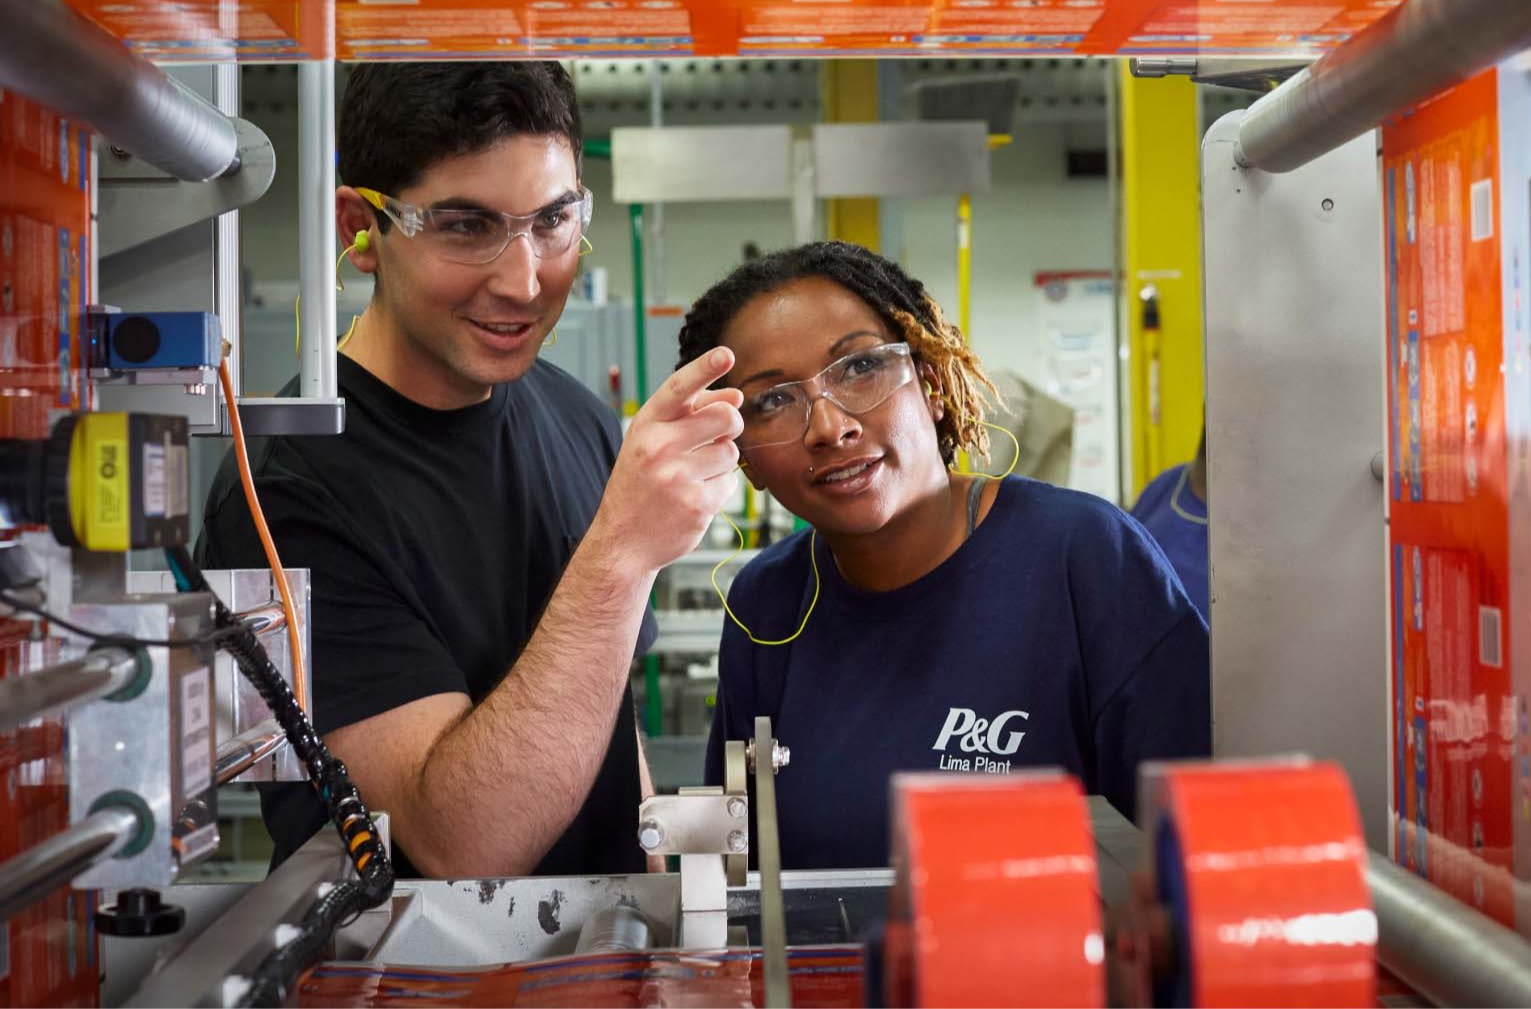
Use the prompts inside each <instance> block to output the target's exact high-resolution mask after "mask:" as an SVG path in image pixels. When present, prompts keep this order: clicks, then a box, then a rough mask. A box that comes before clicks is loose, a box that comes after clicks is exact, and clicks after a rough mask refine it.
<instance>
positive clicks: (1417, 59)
mask: <svg viewBox="0 0 1531 1009" xmlns="http://www.w3.org/2000/svg"><path fill="white" fill-rule="evenodd" d="M1527 46H1531V3H1527V2H1526V0H1409V2H1408V3H1406V4H1404V5H1402V6H1401V7H1398V8H1397V9H1396V10H1394V11H1393V12H1392V13H1391V14H1388V15H1387V16H1386V17H1384V18H1383V19H1382V20H1380V21H1378V22H1377V23H1376V24H1374V25H1372V26H1371V27H1370V28H1368V29H1366V30H1365V31H1363V32H1361V33H1360V34H1359V35H1357V36H1356V37H1355V38H1353V39H1351V40H1350V41H1349V42H1347V43H1346V44H1345V45H1343V46H1341V47H1339V48H1338V49H1335V50H1334V51H1332V52H1330V53H1329V54H1328V55H1326V56H1324V58H1323V59H1321V60H1319V61H1318V62H1317V63H1315V64H1313V65H1312V66H1311V67H1308V68H1307V69H1305V70H1303V71H1302V72H1301V73H1299V74H1297V76H1295V77H1293V78H1291V79H1290V80H1288V81H1287V82H1286V83H1285V84H1283V85H1281V87H1279V88H1277V89H1276V90H1275V91H1272V92H1271V93H1270V94H1268V95H1266V96H1265V97H1264V98H1261V99H1260V100H1259V101H1257V102H1255V104H1254V105H1252V106H1250V108H1249V111H1248V112H1247V113H1246V114H1245V117H1244V120H1243V122H1242V123H1241V124H1240V126H1239V139H1238V145H1237V148H1236V149H1235V153H1234V157H1235V158H1236V159H1237V161H1238V163H1239V164H1240V165H1243V166H1244V167H1246V168H1258V169H1260V170H1262V171H1266V172H1290V171H1292V170H1293V169H1296V168H1300V167H1302V166H1303V165H1305V164H1307V163H1308V162H1309V161H1312V160H1313V159H1314V158H1317V157H1319V156H1320V155H1322V154H1325V153H1327V152H1329V151H1332V150H1334V149H1335V148H1336V147H1339V146H1340V145H1341V144H1343V143H1345V142H1347V141H1349V140H1354V139H1355V138H1356V137H1358V136H1360V135H1361V134H1362V133H1365V132H1366V131H1367V130H1369V129H1372V128H1373V127H1375V126H1376V125H1377V124H1378V123H1380V122H1382V120H1383V119H1384V118H1385V117H1387V116H1388V115H1391V114H1392V113H1394V112H1397V111H1399V110H1400V109H1403V108H1406V107H1407V106H1410V105H1414V104H1416V103H1418V102H1421V101H1424V100H1425V99H1427V98H1429V97H1431V96H1432V95H1435V94H1437V93H1439V92H1441V91H1443V90H1445V89H1446V88H1448V87H1451V86H1452V85H1454V84H1458V83H1460V82H1462V81H1464V80H1466V79H1467V78H1469V77H1471V76H1473V75H1474V74H1476V73H1478V72H1480V71H1482V70H1485V69H1487V68H1488V67H1491V66H1493V65H1494V64H1495V63H1497V62H1499V61H1500V60H1503V59H1505V58H1507V57H1509V56H1512V55H1514V54H1515V53H1516V52H1518V51H1520V50H1521V49H1524V48H1526V47H1527Z"/></svg>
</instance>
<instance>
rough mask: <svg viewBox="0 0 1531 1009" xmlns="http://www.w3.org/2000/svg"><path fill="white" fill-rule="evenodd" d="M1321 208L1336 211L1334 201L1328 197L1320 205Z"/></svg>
mask: <svg viewBox="0 0 1531 1009" xmlns="http://www.w3.org/2000/svg"><path fill="white" fill-rule="evenodd" d="M1319 206H1321V207H1323V208H1324V209H1325V210H1333V209H1334V201H1333V200H1331V199H1329V198H1328V197H1325V198H1324V202H1323V203H1320V204H1319Z"/></svg>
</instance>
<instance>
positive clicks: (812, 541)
mask: <svg viewBox="0 0 1531 1009" xmlns="http://www.w3.org/2000/svg"><path fill="white" fill-rule="evenodd" d="M983 426H984V427H987V428H991V429H993V430H995V431H998V432H1000V433H1001V434H1003V435H1004V436H1005V437H1006V438H1009V439H1010V441H1011V443H1012V444H1014V445H1015V457H1014V458H1013V459H1011V460H1010V468H1009V469H1007V470H1005V471H1004V472H1003V473H1001V474H1000V475H999V476H990V475H989V474H987V473H972V474H969V475H970V476H973V477H976V478H978V479H980V480H996V481H997V480H1003V479H1005V477H1007V476H1009V475H1010V474H1011V473H1014V472H1015V467H1016V465H1017V464H1018V463H1020V461H1021V443H1020V440H1019V439H1017V438H1016V436H1015V435H1014V434H1011V433H1010V430H1009V429H1008V428H1003V427H1000V426H999V425H998V424H990V423H989V422H987V421H984V422H983ZM722 515H723V521H725V522H727V523H728V525H729V527H730V528H732V529H733V531H734V535H736V536H737V537H739V546H738V548H737V549H735V550H734V552H733V553H732V554H730V555H729V556H727V557H725V558H724V559H723V560H721V561H719V562H718V563H717V565H716V566H715V567H714V568H713V569H712V590H713V591H714V592H716V593H717V594H718V598H719V599H721V600H723V612H724V613H726V614H728V619H730V620H732V621H733V622H734V624H735V625H736V626H737V627H738V628H739V629H740V630H741V631H743V632H744V636H745V637H747V638H749V639H750V642H751V643H753V644H757V645H765V646H767V647H774V646H776V645H786V644H791V643H792V642H794V641H796V640H797V639H798V638H799V637H800V636H801V635H802V633H803V628H805V627H807V626H808V618H809V617H811V616H813V609H814V607H815V606H817V605H818V604H819V589H820V587H821V582H820V580H819V554H818V551H817V550H816V549H815V546H816V545H817V543H818V538H819V531H818V530H817V529H815V530H813V531H812V532H811V533H809V534H808V562H809V564H811V565H812V567H813V598H812V599H810V600H809V601H808V610H807V612H805V613H804V614H803V622H802V623H800V624H798V625H797V630H795V631H793V632H792V633H791V634H790V635H788V636H787V637H785V638H782V639H780V640H779V641H763V640H761V639H760V638H757V637H755V635H754V633H753V632H752V631H751V630H750V629H749V628H748V627H746V626H744V621H742V620H740V619H739V618H738V617H737V616H735V615H734V611H733V609H732V608H731V607H730V606H729V605H728V596H727V594H726V593H724V591H723V587H722V586H721V585H719V584H718V572H719V571H722V570H723V569H724V568H725V567H727V566H728V565H729V564H732V563H733V562H734V561H735V560H737V559H738V557H739V555H740V554H742V553H744V530H743V529H740V528H739V526H738V525H737V524H736V523H735V522H734V520H733V518H732V517H731V516H729V514H728V513H727V512H723V513H722Z"/></svg>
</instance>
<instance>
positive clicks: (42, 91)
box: [0, 0, 239, 182]
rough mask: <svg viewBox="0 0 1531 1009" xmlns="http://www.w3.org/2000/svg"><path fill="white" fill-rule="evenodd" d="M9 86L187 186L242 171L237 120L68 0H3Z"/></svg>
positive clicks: (1, 48) (0, 39) (2, 54)
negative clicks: (90, 128)
mask: <svg viewBox="0 0 1531 1009" xmlns="http://www.w3.org/2000/svg"><path fill="white" fill-rule="evenodd" d="M0 87H5V88H12V89H14V90H16V91H19V92H21V93H22V94H25V95H28V96H30V97H32V98H34V99H36V100H37V101H38V102H40V103H42V104H43V105H46V106H48V107H49V108H51V109H53V110H54V111H55V112H57V113H59V114H60V115H62V116H66V117H68V118H70V119H76V120H82V121H84V122H88V123H90V125H91V126H93V127H95V128H96V130H97V131H99V132H100V133H101V134H102V135H103V136H105V137H106V138H107V139H108V140H109V141H110V142H111V143H112V144H113V146H116V147H121V148H123V149H124V150H126V151H128V152H129V153H131V154H135V155H137V156H138V157H140V158H142V159H143V160H144V161H147V162H148V163H149V164H151V165H153V166H154V167H156V168H158V169H160V170H161V171H164V172H168V173H169V174H171V175H173V176H175V177H176V178H178V179H182V180H184V181H187V182H204V181H206V180H208V179H215V178H217V177H218V176H220V175H224V174H227V173H228V172H230V171H233V170H235V169H237V168H238V167H239V158H238V153H237V149H238V139H237V137H236V136H235V132H234V124H233V123H232V122H230V121H229V119H228V117H227V116H225V115H223V114H222V113H221V112H219V111H218V110H217V109H216V108H214V107H213V106H211V105H209V104H208V103H207V102H205V101H203V100H202V99H201V98H199V97H198V96H197V95H196V94H194V93H192V92H191V91H190V90H189V89H188V88H186V87H184V86H183V85H181V84H180V83H178V82H177V81H175V80H173V79H172V78H171V77H169V76H168V75H167V74H165V72H164V71H162V70H160V69H158V68H157V67H155V66H154V64H152V63H150V62H149V61H148V60H146V59H143V58H142V57H139V56H135V55H133V53H132V52H130V51H129V50H128V48H127V47H126V46H124V45H123V44H122V43H121V42H120V41H118V40H117V39H116V38H114V37H113V36H112V35H111V33H109V32H107V31H106V30H105V29H103V28H100V27H99V26H97V25H95V24H94V23H92V22H90V21H88V20H86V19H85V18H84V17H82V16H81V15H79V14H76V13H75V12H74V11H72V10H70V9H69V8H68V7H67V6H65V5H64V4H63V3H61V2H60V0H0Z"/></svg>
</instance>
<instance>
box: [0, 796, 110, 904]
mask: <svg viewBox="0 0 1531 1009" xmlns="http://www.w3.org/2000/svg"><path fill="white" fill-rule="evenodd" d="M138 829H139V828H138V817H137V816H136V815H135V814H134V813H132V812H131V811H130V810H128V809H125V808H122V807H115V806H114V807H112V808H109V809H103V810H101V811H100V812H98V813H92V814H91V815H90V816H88V817H86V818H85V819H84V820H81V821H80V822H79V823H77V824H75V825H74V826H72V827H70V828H69V829H68V830H65V831H64V832H62V833H60V834H55V835H54V836H52V837H50V838H48V839H47V840H46V841H43V842H42V843H41V844H35V845H33V846H32V847H30V848H28V849H27V850H26V851H23V852H22V853H21V854H19V855H17V856H16V857H15V858H12V859H10V860H9V861H7V862H6V863H5V864H4V865H0V921H7V920H9V919H10V918H11V916H12V915H15V914H17V913H18V912H21V911H24V910H26V909H27V908H28V907H30V906H32V905H33V904H34V903H36V902H37V901H39V900H41V899H42V898H44V897H46V896H48V894H50V893H52V892H53V891H54V890H57V889H58V888H59V887H61V886H63V885H64V884H66V883H68V882H69V881H70V880H71V879H74V878H75V877H76V876H78V875H79V874H80V873H82V872H84V871H85V870H87V869H89V868H91V867H92V866H94V865H96V864H97V863H99V862H103V861H105V860H106V859H108V858H110V857H111V856H112V855H114V854H116V853H117V852H118V851H120V850H121V849H122V847H123V845H125V844H127V843H128V841H129V840H131V839H132V837H133V835H135V834H137V833H138Z"/></svg>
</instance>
